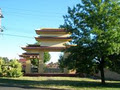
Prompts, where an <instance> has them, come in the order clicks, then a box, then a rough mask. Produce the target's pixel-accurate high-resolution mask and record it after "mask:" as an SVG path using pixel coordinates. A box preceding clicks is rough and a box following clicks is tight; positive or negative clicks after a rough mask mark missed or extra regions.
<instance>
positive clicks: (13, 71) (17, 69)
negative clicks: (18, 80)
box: [7, 59, 23, 77]
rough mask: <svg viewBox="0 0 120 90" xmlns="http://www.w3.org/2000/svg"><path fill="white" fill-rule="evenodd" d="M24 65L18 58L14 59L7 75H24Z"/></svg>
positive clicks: (10, 63)
mask: <svg viewBox="0 0 120 90" xmlns="http://www.w3.org/2000/svg"><path fill="white" fill-rule="evenodd" d="M21 71H22V65H21V63H20V62H18V60H16V59H12V60H11V61H10V62H9V65H8V72H7V76H9V77H20V76H22V74H23V73H22V72H21Z"/></svg>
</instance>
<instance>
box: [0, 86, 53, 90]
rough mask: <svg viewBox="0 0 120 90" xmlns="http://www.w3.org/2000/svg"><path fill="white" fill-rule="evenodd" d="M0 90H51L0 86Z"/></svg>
mask: <svg viewBox="0 0 120 90" xmlns="http://www.w3.org/2000/svg"><path fill="white" fill-rule="evenodd" d="M0 90H51V89H40V88H26V87H9V86H0Z"/></svg>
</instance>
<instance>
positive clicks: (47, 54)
mask: <svg viewBox="0 0 120 90" xmlns="http://www.w3.org/2000/svg"><path fill="white" fill-rule="evenodd" d="M50 58H51V56H50V54H49V52H44V63H46V62H48V61H49V60H50Z"/></svg>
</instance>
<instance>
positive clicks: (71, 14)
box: [61, 0, 120, 84]
mask: <svg viewBox="0 0 120 90" xmlns="http://www.w3.org/2000/svg"><path fill="white" fill-rule="evenodd" d="M64 20H65V23H64V25H61V28H65V29H66V30H67V31H68V32H71V33H72V35H71V37H72V38H73V40H72V41H71V44H75V45H77V46H76V47H71V48H69V49H68V50H67V51H68V52H71V54H70V55H69V56H68V58H66V61H67V63H66V65H67V66H72V68H76V69H77V71H78V72H81V71H82V72H87V70H88V71H89V68H91V69H90V70H92V69H94V68H96V69H99V70H100V72H101V82H102V84H104V83H105V78H104V68H105V67H109V66H110V65H111V66H113V64H114V66H118V65H116V63H115V61H114V60H116V62H117V61H118V60H119V58H120V0H81V3H80V4H77V5H76V6H75V7H73V8H70V7H69V8H68V14H67V15H65V16H64ZM111 57H112V58H111ZM108 63H109V64H110V65H108ZM73 65H74V66H73ZM93 66H94V67H93ZM118 68H119V67H117V68H116V69H118ZM119 69H120V68H119Z"/></svg>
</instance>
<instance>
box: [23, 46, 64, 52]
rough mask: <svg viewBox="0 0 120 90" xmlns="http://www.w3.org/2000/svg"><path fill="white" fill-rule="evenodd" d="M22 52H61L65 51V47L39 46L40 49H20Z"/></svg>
mask: <svg viewBox="0 0 120 90" xmlns="http://www.w3.org/2000/svg"><path fill="white" fill-rule="evenodd" d="M22 49H23V50H25V51H29V50H35V51H62V50H64V49H66V47H47V46H41V47H22Z"/></svg>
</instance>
